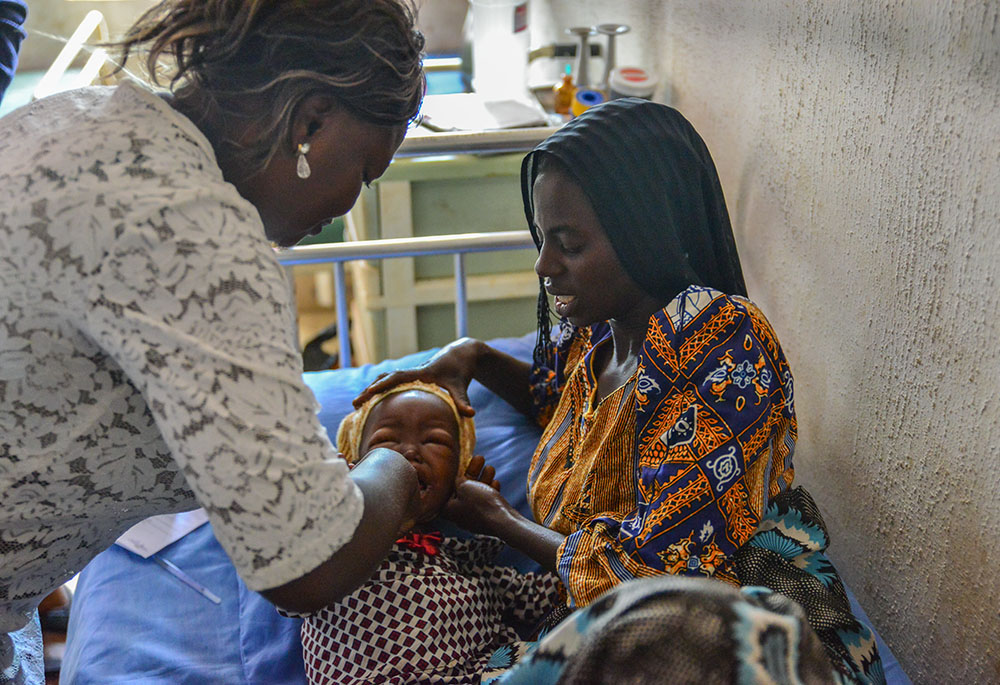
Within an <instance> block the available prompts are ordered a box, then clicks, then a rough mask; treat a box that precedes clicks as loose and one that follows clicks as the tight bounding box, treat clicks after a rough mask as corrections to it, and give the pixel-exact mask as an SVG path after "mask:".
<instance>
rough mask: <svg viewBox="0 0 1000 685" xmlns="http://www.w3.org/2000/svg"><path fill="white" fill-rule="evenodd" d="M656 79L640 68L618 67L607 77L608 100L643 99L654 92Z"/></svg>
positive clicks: (647, 98)
mask: <svg viewBox="0 0 1000 685" xmlns="http://www.w3.org/2000/svg"><path fill="white" fill-rule="evenodd" d="M656 83H657V79H656V77H655V76H653V75H651V74H650V73H649V72H647V71H646V70H645V69H643V68H641V67H618V68H617V69H613V70H612V71H611V74H610V75H609V76H608V91H609V99H611V100H614V99H615V98H645V99H646V100H649V99H650V98H652V97H653V91H654V90H656Z"/></svg>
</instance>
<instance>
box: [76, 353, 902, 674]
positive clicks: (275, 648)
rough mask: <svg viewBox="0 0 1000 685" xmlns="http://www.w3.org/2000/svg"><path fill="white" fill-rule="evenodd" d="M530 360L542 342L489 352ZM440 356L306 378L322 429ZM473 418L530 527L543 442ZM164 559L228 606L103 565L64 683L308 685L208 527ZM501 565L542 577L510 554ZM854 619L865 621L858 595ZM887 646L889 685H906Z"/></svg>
mask: <svg viewBox="0 0 1000 685" xmlns="http://www.w3.org/2000/svg"><path fill="white" fill-rule="evenodd" d="M491 342H492V344H493V345H494V346H495V347H497V348H498V349H501V350H503V351H505V352H508V353H510V354H513V355H514V356H516V357H518V358H521V359H529V358H530V356H531V350H532V348H533V346H534V334H529V335H525V336H523V337H519V338H504V339H499V340H494V341H491ZM432 353H433V351H426V352H420V353H417V354H413V355H409V356H407V357H403V358H401V359H398V360H393V361H387V362H383V363H380V364H376V365H366V366H362V367H357V368H353V369H341V370H335V371H321V372H315V373H307V374H306V375H305V379H306V383H307V384H308V385H309V386H310V387H311V388H312V389H313V392H314V393H315V394H316V397H317V399H318V400H319V401H320V404H321V409H320V413H319V416H320V420H321V422H322V423H323V425H324V426H326V427H327V430H328V431H329V432H330V433H331V437H332V436H333V434H334V433H335V432H336V427H337V426H338V425H339V423H340V419H341V418H342V417H343V416H344V414H346V413H347V412H348V411H350V409H351V400H352V399H353V398H354V397H355V395H357V393H358V392H359V391H360V390H361V389H363V388H364V387H365V386H367V385H368V384H369V383H370V382H371V381H373V380H374V379H375V377H376V376H377V375H378V374H380V373H382V372H384V371H388V370H391V369H394V368H403V367H408V366H413V365H416V364H419V363H420V362H422V361H424V360H425V359H427V358H428V357H429V356H430V355H431V354H432ZM469 398H470V400H471V402H472V404H473V406H474V407H475V408H476V434H477V449H476V452H477V453H479V454H483V455H484V456H485V457H486V458H487V460H488V461H489V463H490V464H492V465H493V466H494V467H496V469H497V478H498V479H499V480H500V483H501V489H502V491H503V494H504V496H505V497H507V499H508V500H509V501H510V502H511V503H512V504H513V505H514V506H516V507H517V508H518V509H519V510H521V511H522V512H524V513H526V514H528V515H530V513H529V511H528V505H527V493H526V491H525V483H526V481H527V468H528V462H529V461H530V458H531V454H532V453H533V451H534V448H535V445H536V444H537V443H538V439H539V437H540V434H541V432H540V430H539V429H538V427H537V426H535V425H534V424H533V423H532V422H531V421H529V420H528V419H527V418H525V417H524V416H522V415H520V414H518V413H517V412H516V411H515V410H514V409H513V408H511V407H510V406H509V405H508V404H507V403H506V402H504V401H503V400H501V399H500V398H499V397H497V396H495V395H493V394H492V393H490V392H488V391H486V389H485V388H483V387H482V386H481V385H479V384H478V383H473V384H472V386H470V388H469ZM161 555H162V556H164V557H166V558H167V559H169V560H170V561H172V562H174V563H175V564H176V565H177V566H179V567H180V568H182V569H184V570H185V571H186V572H188V573H189V574H190V575H191V576H192V577H194V578H195V579H196V580H198V581H199V582H201V583H202V584H203V585H205V586H206V587H207V588H208V589H210V590H211V591H212V592H214V593H216V594H217V595H219V596H220V597H222V603H221V604H219V605H216V604H213V603H211V602H209V601H208V600H206V599H205V598H204V597H202V596H201V595H199V594H197V593H196V592H194V591H193V590H192V589H191V588H189V587H187V586H185V585H183V584H181V583H180V582H178V581H177V580H176V579H175V578H174V577H173V576H171V575H169V574H167V573H166V572H164V571H163V569H161V568H160V567H159V566H157V565H156V564H155V563H154V562H152V561H150V560H145V559H142V558H140V557H138V556H136V555H134V554H131V553H130V552H127V551H126V550H124V549H121V548H119V547H117V546H114V547H112V548H111V549H109V550H106V551H104V552H102V553H101V554H99V555H98V556H97V557H96V558H95V559H94V560H93V561H92V562H91V563H90V564H89V565H88V566H87V568H86V569H85V570H84V571H83V573H81V574H80V578H79V581H78V583H77V589H76V594H75V596H74V600H73V606H72V610H71V612H70V625H69V635H68V641H67V648H66V654H65V656H64V659H63V667H62V673H61V678H60V682H61V683H63V684H68V685H92V684H93V685H98V684H100V685H105V684H115V683H122V684H124V683H128V684H129V685H203V684H205V683H221V684H229V683H233V684H236V683H239V684H247V685H258V684H259V685H304V683H305V682H306V680H305V674H304V670H303V666H302V658H301V653H300V644H299V621H298V620H297V619H291V618H286V617H283V616H280V615H279V614H278V613H277V612H276V611H275V610H274V607H273V606H272V605H271V604H270V603H268V602H267V601H266V600H265V599H263V598H262V597H261V596H260V595H258V594H257V593H255V592H252V591H250V590H248V589H247V587H246V586H245V585H244V584H243V582H242V581H241V580H240V579H239V578H238V576H237V575H236V572H235V570H234V569H233V567H232V565H231V564H230V563H229V560H228V559H227V557H226V555H225V553H224V552H223V550H222V548H221V546H220V545H219V543H218V542H217V541H216V540H215V537H214V536H213V534H212V529H211V525H210V524H206V525H204V526H202V527H201V528H199V529H197V530H195V531H194V532H192V533H190V534H188V535H187V536H186V537H184V538H182V539H181V540H178V541H177V542H175V543H173V544H172V545H170V546H169V547H167V548H165V549H164V550H163V551H162V552H161ZM498 561H499V562H500V563H504V564H507V565H511V566H515V567H517V568H520V569H521V570H532V569H535V568H537V566H536V565H535V564H534V563H533V562H531V561H530V560H529V559H527V558H525V557H523V556H521V555H519V554H518V553H517V552H515V551H513V550H509V551H506V552H504V554H503V556H502V557H501V558H500V559H499V560H498ZM850 596H851V599H852V603H853V604H854V606H855V610H856V611H857V613H858V616H859V617H860V618H862V620H864V621H865V622H866V623H868V624H869V625H870V621H868V619H867V616H865V615H864V612H863V610H862V609H861V607H860V606H858V605H857V602H856V600H854V597H853V595H850ZM878 639H879V649H880V650H881V652H882V654H883V661H884V665H885V668H886V675H887V678H888V681H889V682H890V683H897V684H903V683H909V681H908V680H907V679H906V676H905V675H903V672H902V669H901V668H900V667H899V664H898V662H897V661H896V660H895V658H894V657H893V656H892V654H891V652H890V651H889V650H888V647H886V646H885V645H884V643H883V642H881V638H878Z"/></svg>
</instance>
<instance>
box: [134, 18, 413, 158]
mask: <svg viewBox="0 0 1000 685" xmlns="http://www.w3.org/2000/svg"><path fill="white" fill-rule="evenodd" d="M117 45H118V46H119V47H120V48H121V49H122V52H123V56H122V65H124V64H125V62H126V61H127V60H128V57H129V55H130V54H131V53H133V52H136V51H139V50H140V49H144V50H145V51H146V67H147V69H148V71H149V74H150V78H151V79H152V81H153V82H154V83H155V84H157V85H162V84H163V82H164V80H166V79H168V84H169V87H170V90H171V91H172V92H173V94H174V96H175V97H176V98H177V100H178V101H181V102H191V103H198V104H197V107H198V110H199V111H196V112H190V111H186V113H188V114H189V115H193V118H194V119H195V120H196V122H198V123H199V124H201V125H207V126H208V127H210V128H214V129H215V132H216V133H221V134H222V136H221V137H223V138H224V137H225V134H224V132H223V130H224V129H225V128H226V126H224V125H223V123H224V122H228V123H230V124H231V123H233V122H238V121H239V120H245V121H249V120H250V119H251V116H252V119H253V120H254V122H255V124H257V125H258V126H259V127H260V129H261V130H260V135H258V136H256V138H255V140H254V141H253V142H252V143H249V144H243V145H241V144H239V143H237V142H236V141H234V140H231V139H224V140H216V141H215V144H216V145H224V146H226V147H227V149H226V152H227V154H229V155H231V156H232V157H233V158H235V159H237V160H238V161H239V162H240V163H241V166H242V168H243V169H245V171H246V173H247V175H248V176H249V175H252V174H253V173H254V172H256V171H259V170H260V169H262V168H263V167H264V166H266V165H267V163H268V162H269V161H270V160H271V158H272V157H273V156H274V155H275V153H276V152H277V151H278V150H279V149H281V148H282V146H287V147H290V146H291V130H290V129H291V121H292V117H293V114H294V112H295V110H296V108H297V107H298V105H299V104H300V103H301V102H302V100H303V99H305V98H306V97H309V96H311V95H315V94H324V95H327V96H329V97H331V98H333V99H334V100H335V101H336V102H338V103H339V104H341V105H343V106H345V107H346V108H348V109H349V110H350V111H351V112H352V113H353V114H355V115H356V116H357V117H358V118H359V119H361V120H363V121H367V122H369V123H373V124H378V125H387V126H393V125H404V124H407V123H409V122H411V121H412V120H413V119H414V118H415V117H416V115H417V113H418V110H419V109H420V103H421V101H422V99H423V94H424V74H423V69H422V66H421V59H422V56H423V55H422V51H423V47H424V38H423V36H422V35H421V34H420V32H419V31H417V29H416V27H415V9H414V8H413V6H412V4H411V3H410V0H162V1H161V2H159V3H158V4H156V5H155V6H153V7H152V8H150V9H149V10H148V11H147V12H146V13H145V14H143V15H142V16H141V17H140V18H139V20H138V21H137V22H136V24H135V25H134V26H133V27H132V28H131V29H130V30H129V31H128V32H127V33H126V35H125V37H124V38H123V39H122V40H121V41H120V42H119V43H118V44H117ZM164 57H166V58H168V59H169V61H171V62H172V63H173V70H172V71H170V72H168V73H166V74H165V73H164V63H163V60H162V58H164ZM251 112H252V115H251Z"/></svg>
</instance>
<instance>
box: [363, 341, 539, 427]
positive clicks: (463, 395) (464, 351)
mask: <svg viewBox="0 0 1000 685" xmlns="http://www.w3.org/2000/svg"><path fill="white" fill-rule="evenodd" d="M530 378H531V364H529V363H528V362H524V361H521V360H520V359H517V358H515V357H512V356H510V355H509V354H505V353H504V352H500V351H499V350H496V349H494V348H492V347H490V346H489V345H487V344H486V343H484V342H482V341H481V340H476V339H474V338H461V339H459V340H456V341H455V342H453V343H451V344H449V345H447V346H445V347H443V348H441V350H439V351H438V352H437V354H435V355H434V356H433V357H431V358H430V359H429V360H428V361H427V362H426V363H424V364H422V365H421V366H418V367H416V368H414V369H403V370H400V371H393V372H392V373H390V374H388V375H386V376H383V377H381V378H379V379H378V380H376V381H375V382H374V383H372V384H371V385H369V386H368V387H367V388H365V390H363V391H362V392H361V394H360V395H358V397H357V398H355V400H354V406H355V407H359V406H361V405H362V404H364V402H365V401H367V400H368V399H369V398H370V397H372V396H374V395H377V394H379V393H381V392H384V391H386V390H388V389H389V388H392V387H394V386H396V385H399V384H400V383H409V382H410V381H415V380H420V381H424V382H427V383H437V384H438V385H440V386H441V387H443V388H446V389H447V390H448V392H449V393H451V396H452V397H453V398H454V400H455V404H456V406H457V407H458V411H459V412H460V413H461V414H463V415H464V416H473V415H474V414H475V413H476V411H475V409H473V407H472V404H471V403H470V402H469V383H470V382H472V381H473V380H477V381H479V382H480V383H482V384H483V385H484V386H486V387H487V388H488V389H489V390H491V391H492V392H494V393H496V394H497V395H499V396H500V397H501V398H502V399H503V400H504V401H506V402H507V403H508V404H509V405H511V406H512V407H514V408H515V409H517V410H518V411H519V412H521V413H522V414H525V415H526V416H528V415H530V414H531V406H532V403H531V391H530V385H529V384H530Z"/></svg>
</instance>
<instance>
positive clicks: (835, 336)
mask: <svg viewBox="0 0 1000 685" xmlns="http://www.w3.org/2000/svg"><path fill="white" fill-rule="evenodd" d="M542 4H543V5H544V6H545V7H544V10H539V13H541V14H542V15H544V16H548V17H553V16H554V17H557V18H561V19H562V20H563V21H565V20H566V19H567V18H571V17H577V18H578V19H579V20H588V21H613V20H615V19H616V16H618V15H625V16H628V17H630V18H631V19H632V20H635V19H636V17H639V16H642V17H646V18H648V19H647V21H648V23H647V24H645V25H640V26H639V34H640V35H639V38H640V41H639V43H638V44H640V45H648V46H650V50H651V52H649V53H644V59H646V60H647V62H648V63H649V64H651V65H654V66H655V67H657V68H659V70H660V71H661V74H662V75H663V76H665V77H666V78H667V79H668V80H669V81H670V84H671V88H670V89H669V90H667V89H664V91H663V92H661V93H660V94H659V97H658V99H663V98H664V97H665V96H667V95H668V94H669V98H670V99H671V102H672V104H674V105H675V106H677V107H678V108H679V109H681V110H682V111H683V112H684V113H685V114H686V115H687V116H688V118H689V119H691V121H692V122H693V123H694V124H695V126H696V127H697V128H698V130H699V131H700V132H701V133H702V135H703V136H704V138H705V139H706V141H707V143H708V146H709V148H710V149H711V150H712V152H713V154H714V156H715V159H716V162H717V164H718V166H719V170H720V173H721V176H722V182H723V187H724V188H725V190H726V195H727V199H728V201H729V205H730V211H731V213H732V216H733V222H734V227H735V230H736V234H737V236H736V237H737V241H738V243H739V248H740V253H741V257H742V260H743V265H744V269H745V271H746V272H747V281H748V285H749V288H750V292H751V296H752V297H754V298H755V299H756V300H757V301H758V302H760V304H761V305H762V307H763V308H764V310H765V311H766V312H767V313H768V316H769V317H770V318H771V320H772V323H773V324H774V326H775V328H776V329H777V331H778V334H779V336H780V337H781V340H782V343H783V345H784V347H785V350H786V353H787V354H788V357H789V359H790V360H791V362H792V364H793V370H794V371H795V378H796V382H797V386H796V390H797V392H796V403H797V409H798V414H799V419H800V422H801V423H800V432H801V438H800V441H799V450H798V452H797V455H796V460H797V461H796V463H797V465H798V472H797V480H798V481H799V482H800V483H802V484H805V485H806V486H807V487H808V488H809V489H810V490H811V491H812V493H813V495H814V496H815V498H816V499H817V501H818V503H819V504H820V506H821V508H822V510H823V512H824V514H825V516H826V519H827V523H828V524H829V526H830V528H831V532H832V536H833V544H832V547H831V554H832V557H833V558H834V561H835V562H836V563H837V565H838V566H839V568H840V569H841V570H842V572H843V574H844V575H845V576H846V578H847V580H848V582H849V584H850V585H851V587H852V589H854V590H855V592H856V593H857V594H858V595H859V597H860V599H861V602H862V604H863V606H864V607H865V608H866V611H867V612H868V613H869V615H870V617H871V618H872V619H873V621H874V622H875V623H876V626H877V627H878V629H879V632H880V633H881V634H882V635H883V637H885V638H886V640H887V641H888V643H889V645H890V646H891V647H892V649H893V651H894V653H895V654H896V655H897V657H898V658H899V659H900V661H901V663H902V664H903V666H904V667H905V669H906V670H907V672H908V674H909V675H910V676H911V678H913V680H914V682H918V683H975V682H979V683H994V682H1000V580H998V573H997V571H998V568H1000V532H998V531H1000V3H997V2H993V1H990V0H952V1H945V0H883V1H882V2H879V3H874V2H842V1H840V0H755V1H754V2H739V1H738V0H670V2H656V1H655V0H642V1H632V2H623V3H614V4H613V3H607V2H604V1H603V0H582V1H579V2H571V1H570V0H552V1H551V2H546V3H542ZM541 39H542V38H541V37H539V40H541Z"/></svg>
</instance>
